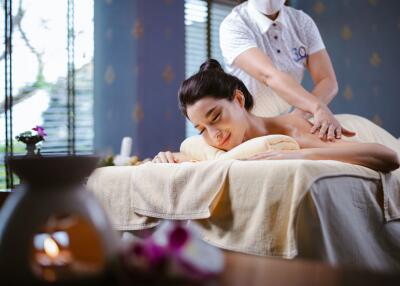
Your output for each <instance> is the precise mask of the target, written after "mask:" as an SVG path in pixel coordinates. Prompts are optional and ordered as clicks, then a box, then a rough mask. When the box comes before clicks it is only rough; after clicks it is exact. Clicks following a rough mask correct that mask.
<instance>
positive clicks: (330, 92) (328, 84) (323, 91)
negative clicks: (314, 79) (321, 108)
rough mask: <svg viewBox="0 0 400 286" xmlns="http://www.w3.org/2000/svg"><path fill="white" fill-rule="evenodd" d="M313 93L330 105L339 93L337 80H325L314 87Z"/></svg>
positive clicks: (327, 78)
mask: <svg viewBox="0 0 400 286" xmlns="http://www.w3.org/2000/svg"><path fill="white" fill-rule="evenodd" d="M311 93H312V94H313V95H314V96H316V97H317V98H319V99H320V100H321V101H322V102H323V103H325V104H326V105H328V104H329V103H330V102H331V101H332V99H333V98H334V97H335V96H336V94H337V93H338V84H337V81H336V79H334V78H330V77H326V78H323V79H322V80H320V81H319V82H318V83H317V84H316V85H315V86H314V89H313V90H312V92H311Z"/></svg>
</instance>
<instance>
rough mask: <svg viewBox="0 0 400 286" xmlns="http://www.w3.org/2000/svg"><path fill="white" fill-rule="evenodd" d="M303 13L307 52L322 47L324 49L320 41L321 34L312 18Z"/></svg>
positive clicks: (314, 51)
mask: <svg viewBox="0 0 400 286" xmlns="http://www.w3.org/2000/svg"><path fill="white" fill-rule="evenodd" d="M302 14H303V27H304V28H303V30H304V33H305V40H306V43H307V46H308V54H310V55H311V54H314V53H316V52H318V51H320V50H322V49H325V45H324V42H323V41H322V37H321V34H320V33H319V30H318V27H317V25H316V24H315V22H314V20H313V19H312V18H311V17H310V16H309V15H307V14H306V13H304V12H303V13H302Z"/></svg>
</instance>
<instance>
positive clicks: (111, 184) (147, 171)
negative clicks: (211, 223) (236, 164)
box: [87, 160, 233, 230]
mask: <svg viewBox="0 0 400 286" xmlns="http://www.w3.org/2000/svg"><path fill="white" fill-rule="evenodd" d="M232 162H233V160H224V161H221V162H219V163H218V164H214V163H213V162H212V161H205V162H198V163H189V162H187V163H182V164H154V163H151V162H149V163H146V164H143V165H139V166H134V167H133V166H125V167H104V168H99V169H97V170H96V171H95V172H94V173H93V174H92V175H91V176H90V178H89V180H88V183H87V187H88V189H89V190H91V191H93V192H94V193H95V195H96V196H97V198H99V200H100V202H101V203H102V204H103V206H104V208H105V209H106V211H107V212H108V214H109V215H110V217H111V220H112V221H113V223H114V226H115V228H117V229H120V230H129V229H143V228H148V227H152V226H154V225H156V224H158V220H155V219H150V218H168V219H199V218H208V217H210V213H211V211H212V209H213V208H214V206H215V203H216V202H217V201H218V194H219V193H221V192H220V191H221V190H222V188H223V187H224V184H225V181H226V178H227V174H228V171H229V167H230V165H231V164H232Z"/></svg>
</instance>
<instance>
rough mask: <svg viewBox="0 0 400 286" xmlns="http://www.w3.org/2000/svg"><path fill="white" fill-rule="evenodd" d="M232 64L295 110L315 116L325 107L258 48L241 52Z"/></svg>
mask: <svg viewBox="0 0 400 286" xmlns="http://www.w3.org/2000/svg"><path fill="white" fill-rule="evenodd" d="M234 64H235V65H237V66H238V67H240V68H241V69H243V70H244V71H245V72H246V73H248V74H249V75H251V76H252V77H254V78H256V79H257V80H258V81H260V82H262V83H264V84H266V85H268V86H270V87H271V88H272V89H273V90H274V91H275V92H276V93H278V95H280V96H281V97H282V98H283V99H284V100H286V101H287V102H288V103H289V104H291V105H293V106H295V107H297V108H300V109H303V110H304V111H308V112H310V113H312V114H315V113H316V112H317V111H318V110H319V109H320V108H321V105H325V104H324V103H323V102H322V101H321V100H320V99H319V98H317V97H316V96H314V95H312V94H311V93H309V92H308V91H307V90H305V89H304V88H303V87H302V86H301V84H300V83H298V82H297V81H296V80H295V79H294V78H292V77H291V76H290V75H289V74H286V73H284V72H282V71H280V70H278V69H277V68H276V67H275V65H274V64H273V63H272V61H271V59H270V58H269V57H267V56H266V55H265V54H264V52H262V51H261V50H260V49H258V48H251V49H248V50H247V51H245V52H243V53H242V54H240V55H239V56H238V57H237V58H236V59H235V62H234Z"/></svg>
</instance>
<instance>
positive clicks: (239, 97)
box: [234, 89, 245, 107]
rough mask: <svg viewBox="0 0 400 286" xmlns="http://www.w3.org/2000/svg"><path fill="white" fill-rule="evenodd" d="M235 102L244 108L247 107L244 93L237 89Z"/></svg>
mask: <svg viewBox="0 0 400 286" xmlns="http://www.w3.org/2000/svg"><path fill="white" fill-rule="evenodd" d="M234 100H235V101H236V102H238V103H239V104H240V106H241V107H244V105H245V98H244V94H243V92H241V91H240V90H239V89H235V96H234Z"/></svg>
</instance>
